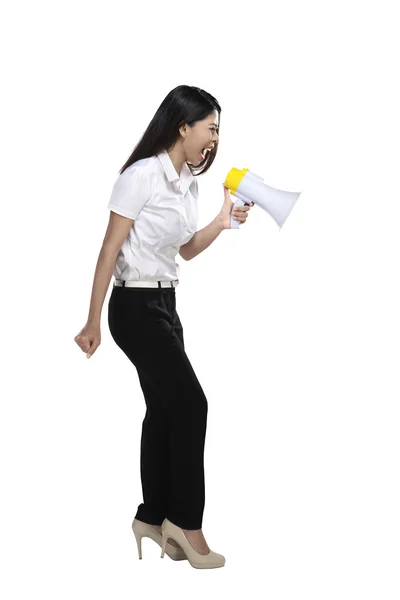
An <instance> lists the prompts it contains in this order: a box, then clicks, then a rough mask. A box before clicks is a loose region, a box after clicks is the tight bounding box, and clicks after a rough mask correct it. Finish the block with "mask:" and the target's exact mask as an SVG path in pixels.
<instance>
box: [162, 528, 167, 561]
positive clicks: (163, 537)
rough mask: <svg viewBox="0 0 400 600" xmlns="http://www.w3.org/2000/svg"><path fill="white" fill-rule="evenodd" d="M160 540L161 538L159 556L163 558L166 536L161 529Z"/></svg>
mask: <svg viewBox="0 0 400 600" xmlns="http://www.w3.org/2000/svg"><path fill="white" fill-rule="evenodd" d="M161 535H162V540H161V558H164V554H165V546H166V545H167V540H168V536H167V534H166V533H164V531H162V534H161Z"/></svg>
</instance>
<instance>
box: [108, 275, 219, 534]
mask: <svg viewBox="0 0 400 600" xmlns="http://www.w3.org/2000/svg"><path fill="white" fill-rule="evenodd" d="M108 324H109V328H110V332H111V335H112V337H113V339H114V341H115V342H116V344H117V345H118V346H119V347H120V348H121V350H122V351H123V352H124V353H125V354H126V356H127V357H128V358H129V360H130V361H131V362H132V363H133V364H134V366H135V368H136V370H137V373H138V376H139V381H140V386H141V388H142V391H143V394H144V399H145V403H146V413H145V417H144V419H143V424H142V435H141V445H140V473H141V481H142V491H143V502H142V503H141V504H139V506H138V509H137V512H136V518H137V519H139V520H140V521H144V522H146V523H151V524H152V525H161V523H162V522H163V520H164V518H166V517H167V518H168V519H169V520H170V521H172V523H174V524H175V525H177V526H178V527H182V528H183V529H201V527H202V519H203V511H204V503H205V483H204V445H205V437H206V426H207V412H208V403H207V399H206V396H205V394H204V392H203V389H202V387H201V385H200V383H199V381H198V379H197V377H196V374H195V372H194V370H193V367H192V365H191V363H190V361H189V358H188V357H187V354H186V352H185V348H184V341H183V328H182V324H181V321H180V319H179V316H178V313H177V311H176V295H175V288H139V287H119V286H113V289H112V292H111V295H110V299H109V303H108ZM121 385H122V386H123V389H122V391H123V393H126V391H127V382H126V380H124V381H121ZM128 385H129V384H128ZM128 389H129V388H128Z"/></svg>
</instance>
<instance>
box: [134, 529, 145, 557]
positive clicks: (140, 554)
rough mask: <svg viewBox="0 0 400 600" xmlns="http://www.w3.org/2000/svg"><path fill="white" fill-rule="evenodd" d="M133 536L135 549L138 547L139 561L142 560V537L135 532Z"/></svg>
mask: <svg viewBox="0 0 400 600" xmlns="http://www.w3.org/2000/svg"><path fill="white" fill-rule="evenodd" d="M133 533H134V534H135V538H136V543H137V547H138V553H139V559H141V558H142V537H143V536H142V535H141V534H140V533H138V532H137V531H134V532H133Z"/></svg>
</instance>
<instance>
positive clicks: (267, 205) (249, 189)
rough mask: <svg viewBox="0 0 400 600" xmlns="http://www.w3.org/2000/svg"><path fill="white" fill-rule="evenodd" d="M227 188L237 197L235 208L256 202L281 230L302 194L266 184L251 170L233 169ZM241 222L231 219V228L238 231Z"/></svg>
mask: <svg viewBox="0 0 400 600" xmlns="http://www.w3.org/2000/svg"><path fill="white" fill-rule="evenodd" d="M224 185H225V187H227V188H229V192H230V193H231V194H232V195H233V196H236V198H237V200H236V202H235V204H234V206H243V205H244V204H250V202H254V204H257V205H258V206H261V208H263V209H264V210H266V211H267V213H268V214H269V215H271V217H272V218H273V219H274V220H275V221H276V223H277V224H278V225H279V229H281V228H282V225H283V224H284V222H285V221H286V219H287V218H288V216H289V214H290V212H291V211H292V208H293V207H294V205H295V203H296V201H297V199H298V198H299V196H300V194H301V192H286V191H285V190H279V189H277V188H274V187H271V186H270V185H267V184H266V183H264V180H263V178H262V177H260V176H259V175H256V174H255V173H253V172H252V171H249V169H235V168H233V169H231V170H230V171H229V173H228V175H227V176H226V179H225V183H224ZM240 223H241V221H238V220H237V219H235V218H234V217H231V228H232V229H237V228H238V227H239V225H240Z"/></svg>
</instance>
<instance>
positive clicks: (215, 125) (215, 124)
mask: <svg viewBox="0 0 400 600" xmlns="http://www.w3.org/2000/svg"><path fill="white" fill-rule="evenodd" d="M210 125H214V127H216V128H217V129H218V125H217V123H210Z"/></svg>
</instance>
